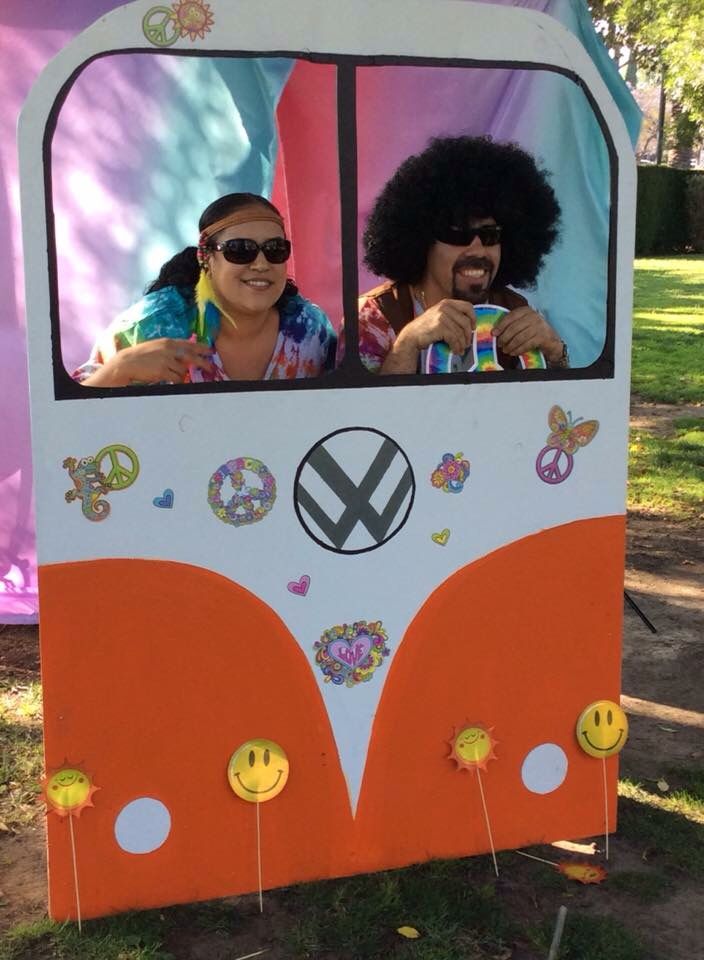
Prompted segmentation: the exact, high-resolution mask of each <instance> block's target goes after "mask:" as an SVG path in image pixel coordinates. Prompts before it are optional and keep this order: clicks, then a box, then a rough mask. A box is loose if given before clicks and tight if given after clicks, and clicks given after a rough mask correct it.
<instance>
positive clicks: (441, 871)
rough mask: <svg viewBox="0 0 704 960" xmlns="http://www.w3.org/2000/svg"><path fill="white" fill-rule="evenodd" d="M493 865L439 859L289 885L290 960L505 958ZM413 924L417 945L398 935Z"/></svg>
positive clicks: (504, 922) (505, 924)
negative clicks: (327, 959)
mask: <svg viewBox="0 0 704 960" xmlns="http://www.w3.org/2000/svg"><path fill="white" fill-rule="evenodd" d="M491 878H492V868H491V862H490V861H489V860H487V858H485V857H479V858H474V859H471V860H454V861H445V860H437V861H432V862H431V863H427V864H423V865H422V866H418V867H409V868H408V869H406V870H396V871H389V872H385V873H378V874H372V875H369V876H361V877H352V878H350V879H348V880H339V881H329V882H325V883H314V884H307V885H305V886H301V887H296V888H292V889H291V890H290V891H289V892H288V894H287V896H286V899H285V906H286V907H287V909H288V910H289V912H291V913H292V914H293V916H294V917H295V918H297V919H296V920H295V922H294V924H293V926H292V927H291V928H290V930H289V932H288V934H287V935H286V943H287V946H288V949H289V951H290V955H291V956H292V957H296V958H301V960H303V958H315V957H320V956H324V955H325V954H326V953H327V952H331V953H333V954H335V955H340V956H345V957H354V958H355V960H376V958H393V957H403V958H413V960H475V958H476V960H488V958H493V957H504V956H510V952H509V951H508V948H507V942H508V940H509V938H510V937H511V934H512V929H511V924H510V922H509V920H508V918H507V916H506V914H505V912H504V909H503V907H502V905H501V902H500V899H499V897H498V895H497V893H496V891H495V887H494V884H493V882H492V879H491ZM401 926H411V927H415V928H416V929H417V930H418V931H419V932H420V934H421V938H420V939H418V940H405V939H403V938H402V937H401V936H400V935H399V934H398V933H397V932H396V931H397V929H398V928H399V927H401Z"/></svg>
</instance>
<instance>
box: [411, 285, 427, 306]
mask: <svg viewBox="0 0 704 960" xmlns="http://www.w3.org/2000/svg"><path fill="white" fill-rule="evenodd" d="M411 292H412V293H413V299H414V300H416V301H417V302H418V303H419V304H420V305H421V307H422V308H423V310H427V309H428V305H427V303H426V302H425V290H421V288H420V287H411Z"/></svg>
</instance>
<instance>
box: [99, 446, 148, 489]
mask: <svg viewBox="0 0 704 960" xmlns="http://www.w3.org/2000/svg"><path fill="white" fill-rule="evenodd" d="M103 461H105V462H103ZM95 462H96V464H97V465H98V470H99V471H100V473H101V474H102V475H103V477H104V479H105V486H106V487H110V489H111V490H126V489H127V487H131V486H132V484H133V483H134V482H135V480H136V479H137V477H138V476H139V460H138V459H137V454H136V453H135V452H134V450H132V449H131V448H130V447H126V446H125V445H124V444H123V443H111V444H110V445H109V446H107V447H103V449H102V450H99V451H98V453H96V455H95Z"/></svg>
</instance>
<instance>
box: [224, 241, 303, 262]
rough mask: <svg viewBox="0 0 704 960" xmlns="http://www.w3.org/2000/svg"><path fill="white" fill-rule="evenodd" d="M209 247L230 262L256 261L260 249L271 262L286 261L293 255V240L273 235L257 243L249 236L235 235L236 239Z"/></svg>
mask: <svg viewBox="0 0 704 960" xmlns="http://www.w3.org/2000/svg"><path fill="white" fill-rule="evenodd" d="M209 249H210V250H217V251H219V252H220V253H222V255H223V257H224V258H225V259H226V260H227V262H228V263H239V264H244V263H254V261H255V260H256V259H257V257H258V256H259V251H260V250H261V252H262V253H263V254H264V256H265V257H266V259H267V260H268V261H269V263H286V261H287V260H288V258H289V257H290V256H291V241H290V240H286V239H284V237H272V238H271V239H270V240H265V241H264V243H257V241H256V240H250V239H249V238H248V237H235V239H234V240H223V241H222V242H221V243H213V244H212V245H211V246H210V247H209Z"/></svg>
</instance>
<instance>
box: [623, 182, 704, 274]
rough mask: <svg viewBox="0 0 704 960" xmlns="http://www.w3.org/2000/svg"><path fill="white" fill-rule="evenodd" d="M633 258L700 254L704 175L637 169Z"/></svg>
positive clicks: (703, 232)
mask: <svg viewBox="0 0 704 960" xmlns="http://www.w3.org/2000/svg"><path fill="white" fill-rule="evenodd" d="M637 203H638V206H637V210H636V256H638V257H644V256H652V255H658V254H671V253H702V252H704V229H703V228H702V224H703V223H704V171H699V170H676V169H674V168H673V167H655V166H647V167H646V166H643V167H638V201H637Z"/></svg>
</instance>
